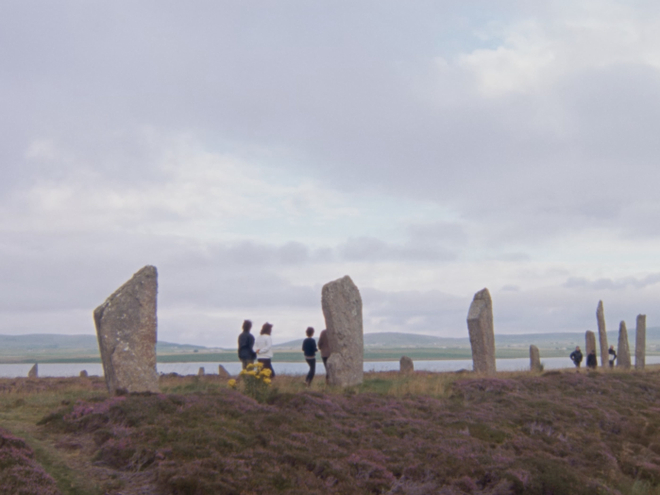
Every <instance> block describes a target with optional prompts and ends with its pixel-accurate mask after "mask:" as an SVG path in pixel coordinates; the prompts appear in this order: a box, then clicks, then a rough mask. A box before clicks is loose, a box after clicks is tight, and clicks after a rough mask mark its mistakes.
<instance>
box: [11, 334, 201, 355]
mask: <svg viewBox="0 0 660 495" xmlns="http://www.w3.org/2000/svg"><path fill="white" fill-rule="evenodd" d="M206 350H207V348H206V347H204V346H200V345H190V344H173V343H170V342H160V341H159V342H157V343H156V353H158V354H176V353H185V352H196V351H197V352H203V351H206ZM41 354H49V355H74V356H77V355H94V356H98V354H99V345H98V341H97V339H96V336H94V335H59V334H28V335H0V356H32V355H41Z"/></svg>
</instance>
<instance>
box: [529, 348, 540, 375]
mask: <svg viewBox="0 0 660 495" xmlns="http://www.w3.org/2000/svg"><path fill="white" fill-rule="evenodd" d="M529 369H530V370H531V371H543V366H541V355H540V354H539V348H538V347H536V346H535V345H530V346H529Z"/></svg>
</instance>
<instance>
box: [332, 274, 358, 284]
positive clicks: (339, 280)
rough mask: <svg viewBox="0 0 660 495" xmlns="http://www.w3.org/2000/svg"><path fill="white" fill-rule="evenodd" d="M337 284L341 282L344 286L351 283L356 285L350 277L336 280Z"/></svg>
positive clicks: (346, 276) (345, 276)
mask: <svg viewBox="0 0 660 495" xmlns="http://www.w3.org/2000/svg"><path fill="white" fill-rule="evenodd" d="M335 282H341V283H343V284H349V283H350V284H353V285H355V282H353V279H352V278H351V277H349V276H348V275H344V276H343V277H341V278H338V279H337V280H335Z"/></svg>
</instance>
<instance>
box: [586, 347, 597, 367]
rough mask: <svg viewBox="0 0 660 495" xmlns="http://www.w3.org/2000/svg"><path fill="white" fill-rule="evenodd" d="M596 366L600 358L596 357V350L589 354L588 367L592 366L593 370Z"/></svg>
mask: <svg viewBox="0 0 660 495" xmlns="http://www.w3.org/2000/svg"><path fill="white" fill-rule="evenodd" d="M596 366H598V360H597V359H596V351H591V352H590V353H589V355H588V356H587V368H591V369H592V370H595V369H596Z"/></svg>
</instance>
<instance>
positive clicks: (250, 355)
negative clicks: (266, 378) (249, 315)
mask: <svg viewBox="0 0 660 495" xmlns="http://www.w3.org/2000/svg"><path fill="white" fill-rule="evenodd" d="M251 329H252V322H251V321H250V320H245V321H244V322H243V331H242V332H241V334H240V335H239V336H238V359H240V360H241V363H243V369H245V368H246V367H247V365H248V364H252V363H254V360H255V359H256V358H257V353H256V352H254V336H253V335H252V334H251V333H250V330H251Z"/></svg>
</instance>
